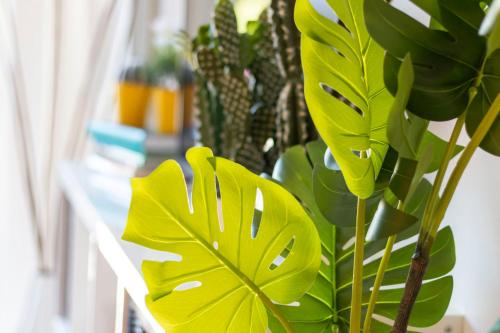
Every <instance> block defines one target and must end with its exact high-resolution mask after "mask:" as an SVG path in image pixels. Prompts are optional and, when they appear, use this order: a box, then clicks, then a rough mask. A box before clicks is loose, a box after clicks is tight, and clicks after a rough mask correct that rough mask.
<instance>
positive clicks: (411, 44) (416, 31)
mask: <svg viewBox="0 0 500 333" xmlns="http://www.w3.org/2000/svg"><path fill="white" fill-rule="evenodd" d="M413 3H415V4H416V5H417V6H419V7H420V8H421V9H423V10H424V11H425V12H427V13H428V14H429V15H430V17H431V24H430V25H429V26H424V25H422V24H421V23H419V22H417V21H415V20H414V19H413V18H411V17H410V16H408V15H406V14H405V13H403V12H401V11H399V10H397V9H395V8H394V7H392V6H391V5H389V4H387V3H385V2H384V1H381V0H376V1H366V2H365V15H366V23H367V26H368V29H369V31H370V33H371V35H372V36H373V37H374V39H375V40H376V41H377V42H378V43H379V44H380V45H381V46H382V47H384V48H385V49H386V50H387V53H386V57H385V63H384V67H385V71H384V72H385V82H386V85H387V86H388V87H389V89H390V90H392V91H394V90H395V87H397V78H396V76H397V75H396V73H397V71H398V68H399V67H400V64H401V59H402V58H403V57H404V55H405V54H407V53H408V54H410V55H411V57H412V59H413V62H414V66H413V70H414V72H415V84H414V85H413V87H412V90H411V94H410V96H409V100H408V105H407V108H408V110H409V111H410V112H411V113H413V114H415V115H418V116H420V117H422V118H425V119H428V120H438V121H439V120H449V119H454V118H457V120H456V122H455V126H454V130H453V133H452V134H451V137H450V139H449V143H448V147H447V149H446V152H445V156H444V158H443V160H442V162H441V165H440V167H439V170H438V173H437V176H436V179H435V181H434V184H433V190H432V192H431V195H430V197H429V200H428V202H427V205H426V210H425V213H424V217H423V221H422V228H421V231H420V235H419V236H420V237H419V241H418V244H417V247H416V250H415V255H414V256H413V259H412V265H411V268H410V271H409V274H408V279H407V282H406V290H405V294H404V295H403V298H402V300H401V306H400V310H399V313H398V317H397V318H396V321H395V323H394V327H393V330H392V332H405V331H406V329H407V325H408V320H409V318H410V314H411V311H412V307H413V303H414V302H415V298H416V296H417V295H418V292H419V288H420V286H421V284H422V280H423V278H424V274H425V271H426V269H427V266H428V264H429V252H430V249H431V248H432V246H433V243H434V242H435V237H436V232H437V230H438V228H439V226H440V224H441V221H442V220H443V218H444V216H445V213H446V210H447V208H448V205H449V203H450V201H451V199H452V197H453V194H454V192H455V190H456V188H457V185H458V182H459V180H460V178H461V176H462V174H463V172H464V170H465V168H466V166H467V164H468V162H469V161H470V159H471V157H472V155H473V154H474V152H475V150H476V148H477V147H478V146H480V147H481V148H482V149H484V150H485V151H487V152H489V153H491V154H494V155H499V153H500V150H499V148H500V146H499V145H498V142H499V139H500V126H499V125H500V118H499V116H498V114H499V109H500V99H499V98H498V93H499V91H500V80H499V79H498V77H499V69H500V67H499V66H500V57H499V55H500V51H499V43H500V38H499V36H498V29H499V27H498V25H499V24H498V20H497V16H498V2H496V3H495V4H493V5H492V6H491V8H492V9H491V10H489V11H488V9H489V6H488V4H489V3H490V2H488V1H486V2H483V1H446V0H435V1H420V0H413ZM486 12H488V14H487V15H488V17H487V19H486V20H485V16H486ZM389 22H390V23H389ZM481 24H482V25H483V26H482V27H481ZM490 31H491V32H490ZM464 124H465V127H466V129H467V132H468V133H469V135H470V136H471V140H470V142H469V143H468V145H467V146H466V147H465V149H464V152H463V153H462V156H461V157H460V159H459V161H458V162H457V165H456V167H455V168H454V169H453V171H452V174H451V177H450V179H449V181H448V183H447V184H446V185H445V186H442V185H443V181H444V175H445V173H446V170H447V169H448V166H449V160H450V157H451V155H452V151H453V150H454V149H455V147H456V142H457V139H458V136H459V134H460V132H461V130H462V128H463V126H464ZM442 187H444V189H443V190H442V197H441V198H440V197H439V192H440V191H441V189H442Z"/></svg>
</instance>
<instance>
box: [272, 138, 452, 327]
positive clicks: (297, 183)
mask: <svg viewBox="0 0 500 333" xmlns="http://www.w3.org/2000/svg"><path fill="white" fill-rule="evenodd" d="M320 147H321V143H318V142H312V143H309V144H307V146H306V148H305V149H304V148H303V147H300V146H296V147H292V148H290V149H289V150H287V151H286V152H285V154H284V155H282V157H281V158H280V160H279V161H278V163H277V164H276V166H275V170H274V173H273V177H274V178H276V179H277V180H278V181H280V182H281V184H283V186H284V187H286V188H287V189H288V190H290V191H291V192H292V193H293V194H295V195H296V196H297V197H298V198H299V199H300V201H301V202H302V204H303V205H304V207H306V208H307V210H308V213H309V214H310V215H311V217H312V218H313V220H314V222H315V223H316V227H317V228H318V232H319V234H320V237H321V244H322V246H321V249H322V260H321V267H320V272H319V274H318V276H317V278H316V281H315V283H314V285H313V286H312V288H311V289H310V290H309V291H307V293H306V294H305V295H304V296H303V297H302V298H301V299H299V300H298V301H297V302H294V303H292V304H289V305H280V306H279V308H280V310H281V312H282V313H283V314H284V315H285V316H286V318H287V319H288V321H289V322H290V323H291V324H292V326H293V328H294V331H295V332H300V333H318V332H337V331H336V329H338V330H339V331H338V332H339V333H346V332H348V331H349V317H350V316H349V311H350V306H351V285H352V271H353V252H354V251H353V245H352V242H350V241H351V240H352V238H353V236H354V232H355V231H354V228H341V227H336V226H334V225H333V224H332V223H330V222H329V221H327V220H326V218H324V217H323V216H322V215H321V213H320V209H319V207H318V206H317V203H316V201H315V195H314V194H313V191H314V184H313V179H312V178H313V177H312V175H313V169H314V168H316V167H317V166H323V164H324V160H323V155H324V154H321V153H318V150H320ZM325 149H326V146H325V145H324V144H323V152H324V150H325ZM330 171H333V170H330ZM430 190H431V185H430V183H429V182H427V181H423V182H422V183H421V184H420V186H419V189H418V190H417V191H415V195H414V196H413V197H412V198H411V200H410V201H409V204H408V205H407V207H406V208H405V212H407V213H409V214H411V215H413V216H417V217H420V216H421V215H422V213H423V208H424V206H425V201H426V199H427V197H428V195H429V193H430ZM330 195H335V191H332V192H331V193H330ZM339 195H342V193H340V194H339ZM355 214H356V209H355V207H354V208H353V209H351V211H350V212H347V211H345V214H344V215H345V218H347V219H352V215H355ZM348 215H350V216H348ZM338 224H342V223H338ZM418 229H419V224H418V223H416V224H414V225H413V226H412V227H410V228H409V229H407V230H405V231H403V232H401V233H400V234H398V240H399V241H403V240H405V239H408V238H410V237H412V236H414V235H416V234H418ZM407 243H408V242H407ZM385 244H386V239H384V238H382V239H377V240H375V241H373V242H367V243H366V245H365V258H367V260H366V261H365V263H364V268H363V312H364V311H365V310H366V308H365V307H366V306H367V303H368V300H369V296H370V288H371V287H372V286H373V282H374V279H375V275H376V272H377V269H378V266H379V263H380V257H381V254H380V251H381V250H383V249H384V247H385ZM414 249H415V243H414V242H410V244H409V245H406V246H403V247H398V246H397V247H395V250H394V251H393V253H392V255H391V259H390V262H389V265H388V268H387V271H386V273H385V276H384V280H383V286H391V288H385V287H382V290H381V291H380V294H379V297H378V300H377V305H376V307H375V314H378V315H381V316H383V317H385V318H389V319H394V318H395V317H396V314H397V311H398V308H399V302H400V300H401V296H402V293H403V287H402V285H403V284H404V282H405V280H406V276H407V272H408V268H409V265H410V261H411V257H412V255H413V251H414ZM454 263H455V247H454V241H453V234H452V232H451V229H450V228H449V227H446V228H444V229H442V230H441V231H440V232H439V233H438V236H437V238H436V242H435V246H434V247H433V249H432V253H431V260H430V266H429V269H428V271H427V274H426V276H425V279H426V281H425V283H424V285H423V287H422V289H421V292H420V294H419V297H418V299H417V302H416V304H415V307H414V310H413V313H412V316H411V319H410V325H412V326H415V327H427V326H431V325H433V324H435V323H436V322H437V321H439V320H440V319H441V318H442V316H443V315H444V313H445V311H446V309H447V307H448V304H449V301H450V298H451V292H452V287H453V279H452V277H451V276H449V275H447V274H449V272H450V271H451V269H452V268H453V266H454ZM429 280H432V281H429ZM396 285H397V286H396ZM270 327H271V331H272V332H273V333H282V332H283V330H282V328H281V327H280V325H279V323H278V322H277V321H276V320H275V319H271V322H270ZM389 330H390V325H387V324H385V323H383V322H381V321H378V320H377V319H376V318H374V322H373V324H372V330H371V333H387V332H388V331H389Z"/></svg>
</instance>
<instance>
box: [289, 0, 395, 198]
mask: <svg viewBox="0 0 500 333" xmlns="http://www.w3.org/2000/svg"><path fill="white" fill-rule="evenodd" d="M363 2H364V1H363V0H327V3H328V6H329V7H328V9H329V10H322V11H321V12H319V11H318V10H316V9H315V8H314V7H313V6H312V4H311V2H310V0H297V4H296V7H295V20H296V23H297V26H298V27H299V29H300V31H301V32H302V45H301V50H302V59H303V61H302V62H303V67H304V82H305V88H304V89H305V96H306V101H307V104H308V106H309V110H310V112H311V116H312V119H313V121H314V124H315V125H316V128H317V129H318V131H319V133H320V134H321V137H322V138H323V140H324V141H325V142H326V144H327V145H328V147H329V148H330V150H331V152H332V154H333V156H334V157H335V160H336V161H337V163H338V164H339V166H340V169H341V170H342V173H343V174H344V177H345V180H346V183H347V186H348V187H349V190H350V191H351V192H353V193H354V194H356V195H357V196H359V197H361V198H368V197H369V196H370V195H371V194H372V192H373V191H374V188H375V179H376V178H377V175H378V172H379V171H380V168H381V166H382V161H383V160H384V156H385V154H386V152H387V149H388V144H387V138H386V121H387V116H388V113H389V109H390V106H391V104H392V96H391V94H390V93H389V92H388V91H387V90H386V88H385V85H384V76H383V63H384V50H383V49H382V48H381V47H380V46H378V45H377V44H376V43H375V42H374V41H373V39H372V38H371V37H370V35H369V34H368V31H367V29H366V26H365V22H364V13H363Z"/></svg>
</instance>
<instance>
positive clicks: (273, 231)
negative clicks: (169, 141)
mask: <svg viewBox="0 0 500 333" xmlns="http://www.w3.org/2000/svg"><path fill="white" fill-rule="evenodd" d="M187 160H188V162H189V163H190V165H191V166H192V168H193V174H194V181H193V185H192V191H191V193H190V195H189V194H188V192H187V189H186V183H185V180H184V175H183V173H182V171H181V168H180V166H179V165H178V164H177V163H176V162H175V161H173V160H169V161H166V162H164V163H163V164H162V165H161V166H160V167H159V168H158V169H156V170H155V171H154V172H153V173H152V174H151V175H149V176H148V177H145V178H137V179H133V180H132V189H133V195H132V202H131V206H130V211H129V218H128V222H127V227H126V230H125V233H124V236H123V238H124V239H126V240H129V241H132V242H134V243H137V244H140V245H143V246H146V247H149V248H152V249H155V250H160V251H166V252H171V253H176V254H179V255H180V256H181V257H182V259H181V260H180V261H178V262H177V261H166V262H152V261H145V262H144V263H143V273H144V278H145V280H146V284H147V287H148V290H149V295H148V296H147V298H146V302H147V305H148V307H149V309H150V310H151V312H152V314H153V315H154V317H155V318H156V319H157V320H158V321H159V323H160V324H161V325H162V326H163V327H164V328H165V329H166V330H167V331H168V332H169V333H175V332H178V333H183V332H186V333H195V332H234V333H240V332H251V333H264V332H265V331H266V329H267V327H268V316H267V314H266V308H267V310H270V312H271V313H275V312H273V308H274V309H275V310H276V306H275V305H273V303H272V302H276V303H281V304H288V303H291V302H293V301H295V300H297V299H298V298H300V297H301V296H302V295H303V294H304V293H305V292H306V291H307V290H309V287H310V286H311V284H312V283H313V281H314V278H315V276H316V274H317V271H318V267H319V264H320V241H319V238H318V233H317V231H316V229H315V226H314V224H313V222H312V221H311V219H310V218H309V216H308V214H307V213H306V212H305V211H304V209H303V208H302V206H301V205H300V203H299V202H298V201H297V200H296V199H295V198H294V197H293V196H292V195H291V194H290V193H288V192H287V191H286V190H285V189H284V188H282V187H281V186H280V185H278V184H276V183H274V182H272V181H269V180H266V179H263V178H261V177H259V176H257V175H254V174H252V173H251V172H250V171H248V170H247V169H245V168H243V167H242V166H240V165H238V164H236V163H234V162H231V161H229V160H226V159H223V158H216V157H214V156H213V155H212V152H211V151H210V149H208V148H192V149H190V150H189V151H188V152H187ZM216 180H217V182H218V184H219V189H220V196H221V205H222V208H221V210H219V209H218V199H217V193H218V192H217V185H216ZM259 198H261V200H260V199H259ZM259 202H260V203H259ZM219 214H220V216H219ZM257 220H258V223H257Z"/></svg>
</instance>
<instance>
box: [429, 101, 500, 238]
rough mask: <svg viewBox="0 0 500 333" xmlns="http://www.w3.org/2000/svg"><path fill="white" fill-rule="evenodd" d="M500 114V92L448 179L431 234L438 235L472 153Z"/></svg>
mask: <svg viewBox="0 0 500 333" xmlns="http://www.w3.org/2000/svg"><path fill="white" fill-rule="evenodd" d="M499 114H500V94H498V95H497V97H496V99H495V101H494V102H493V104H492V105H491V107H490V109H489V110H488V112H487V113H486V115H485V116H484V118H483V120H481V123H480V124H479V126H478V127H477V129H476V131H475V132H474V134H473V135H472V138H471V140H470V141H469V143H468V144H467V146H466V147H465V149H464V151H463V153H462V155H461V156H460V159H459V160H458V162H457V165H456V166H455V168H454V169H453V172H452V174H451V176H450V179H449V180H448V183H447V184H446V187H445V189H444V191H443V196H442V198H441V200H439V202H438V204H437V206H436V210H435V212H434V214H433V219H432V222H433V223H432V225H431V230H430V236H434V235H436V233H437V230H438V229H439V225H440V224H441V221H442V220H443V218H444V215H445V214H446V210H447V209H448V206H449V204H450V202H451V199H452V198H453V194H454V193H455V190H456V189H457V186H458V183H459V182H460V179H461V178H462V175H463V173H464V171H465V168H466V167H467V165H468V164H469V162H470V160H471V158H472V155H473V154H474V152H475V151H476V149H477V147H479V145H480V144H481V142H482V141H483V139H484V137H485V136H486V134H488V131H489V130H490V128H491V126H492V125H493V123H494V122H495V120H496V119H497V117H498V115H499Z"/></svg>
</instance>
